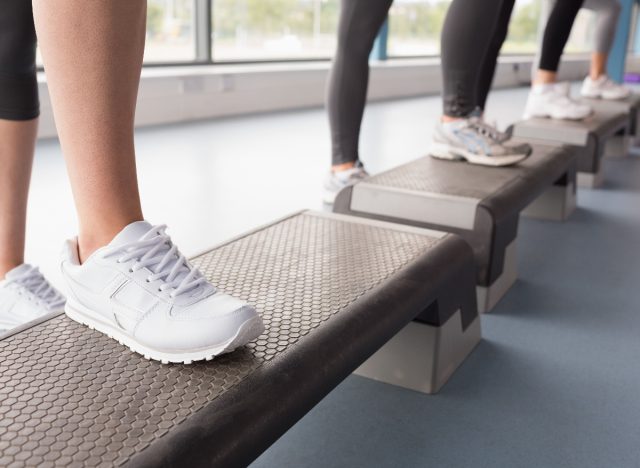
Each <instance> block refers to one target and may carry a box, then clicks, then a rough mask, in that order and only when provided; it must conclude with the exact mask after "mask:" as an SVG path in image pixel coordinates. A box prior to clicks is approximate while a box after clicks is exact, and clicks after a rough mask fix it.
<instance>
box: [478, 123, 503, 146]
mask: <svg viewBox="0 0 640 468" xmlns="http://www.w3.org/2000/svg"><path fill="white" fill-rule="evenodd" d="M470 120H471V122H470V123H471V125H473V126H474V127H475V128H476V129H477V130H478V132H479V133H481V134H482V135H485V136H487V137H489V138H490V139H492V140H493V141H495V142H496V143H502V142H503V140H504V139H505V138H504V133H502V132H501V131H500V130H498V129H497V128H496V127H495V126H493V125H490V124H488V123H487V122H485V121H484V120H482V119H480V118H478V117H474V118H472V119H470Z"/></svg>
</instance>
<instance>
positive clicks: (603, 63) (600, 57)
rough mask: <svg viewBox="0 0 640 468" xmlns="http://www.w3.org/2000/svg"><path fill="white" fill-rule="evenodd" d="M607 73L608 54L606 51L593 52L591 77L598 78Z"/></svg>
mask: <svg viewBox="0 0 640 468" xmlns="http://www.w3.org/2000/svg"><path fill="white" fill-rule="evenodd" d="M606 74H607V54H606V53H604V52H593V53H592V54H591V67H590V69H589V77H590V78H591V79H592V80H597V79H598V78H600V77H601V76H603V75H606Z"/></svg>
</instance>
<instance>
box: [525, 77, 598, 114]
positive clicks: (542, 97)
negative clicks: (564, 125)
mask: <svg viewBox="0 0 640 468" xmlns="http://www.w3.org/2000/svg"><path fill="white" fill-rule="evenodd" d="M590 114H591V107H590V106H588V105H586V104H584V103H580V102H576V101H574V100H573V99H571V97H570V96H569V84H568V83H554V84H547V85H535V86H533V87H532V88H531V91H530V92H529V99H527V106H526V108H525V111H524V118H525V119H529V118H532V117H542V118H552V119H561V120H582V119H584V118H586V117H588V116H589V115H590Z"/></svg>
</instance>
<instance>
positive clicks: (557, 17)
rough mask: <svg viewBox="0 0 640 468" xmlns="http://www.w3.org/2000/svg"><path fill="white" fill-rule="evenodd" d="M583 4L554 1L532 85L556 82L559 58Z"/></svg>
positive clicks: (581, 2)
mask: <svg viewBox="0 0 640 468" xmlns="http://www.w3.org/2000/svg"><path fill="white" fill-rule="evenodd" d="M583 2H584V0H556V2H555V4H554V5H553V9H552V10H551V14H550V15H549V19H548V20H547V26H546V27H545V30H544V37H543V39H542V49H541V55H540V64H539V66H538V71H537V72H536V75H535V77H534V80H533V82H534V84H551V83H555V82H556V77H557V73H558V66H559V65H560V57H562V52H563V51H564V47H565V45H566V44H567V41H568V40H569V35H570V34H571V28H572V27H573V22H574V21H575V19H576V16H577V15H578V12H579V11H580V8H582V4H583Z"/></svg>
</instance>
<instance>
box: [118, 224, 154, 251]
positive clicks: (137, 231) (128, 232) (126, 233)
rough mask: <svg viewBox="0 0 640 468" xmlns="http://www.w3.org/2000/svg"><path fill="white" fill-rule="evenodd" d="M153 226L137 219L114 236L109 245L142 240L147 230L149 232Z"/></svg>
mask: <svg viewBox="0 0 640 468" xmlns="http://www.w3.org/2000/svg"><path fill="white" fill-rule="evenodd" d="M152 228H153V226H152V225H151V224H150V223H148V222H146V221H136V222H135V223H131V224H129V225H128V226H127V227H125V228H124V229H123V230H122V231H120V232H119V233H118V235H117V236H116V237H114V238H113V240H112V241H111V242H109V245H110V246H111V247H118V246H121V245H124V244H128V243H130V242H135V241H137V240H140V238H141V237H142V236H144V235H145V234H146V233H147V232H149V231H150V230H151V229H152Z"/></svg>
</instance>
